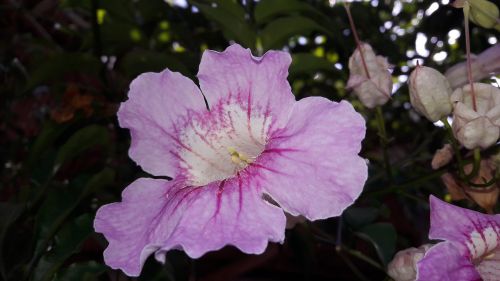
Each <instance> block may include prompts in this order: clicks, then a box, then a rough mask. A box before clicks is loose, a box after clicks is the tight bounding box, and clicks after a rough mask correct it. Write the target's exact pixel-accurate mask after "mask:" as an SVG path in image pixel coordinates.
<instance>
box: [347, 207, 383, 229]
mask: <svg viewBox="0 0 500 281" xmlns="http://www.w3.org/2000/svg"><path fill="white" fill-rule="evenodd" d="M379 214H380V211H379V209H377V208H371V207H350V208H348V209H347V210H345V212H344V213H343V214H342V216H343V217H344V219H345V221H346V222H347V224H348V225H350V226H351V227H352V228H354V229H358V228H360V227H363V226H365V225H367V224H370V223H372V222H374V221H375V220H376V219H377V217H378V216H379Z"/></svg>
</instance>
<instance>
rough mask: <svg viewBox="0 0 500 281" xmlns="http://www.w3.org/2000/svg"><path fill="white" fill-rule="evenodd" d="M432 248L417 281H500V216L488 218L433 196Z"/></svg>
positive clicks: (430, 236) (427, 254)
mask: <svg viewBox="0 0 500 281" xmlns="http://www.w3.org/2000/svg"><path fill="white" fill-rule="evenodd" d="M430 201H431V229H430V231H429V238H430V239H440V240H445V241H444V242H441V243H438V244H437V245H435V246H433V247H432V248H431V249H430V250H429V251H428V252H427V253H426V254H425V257H424V258H423V259H422V260H420V262H419V263H418V274H417V280H418V281H434V280H436V281H438V280H439V281H458V280H460V281H473V280H477V281H480V280H484V281H495V280H500V215H485V214H481V213H478V212H475V211H471V210H467V209H463V208H460V207H456V206H453V205H451V204H448V203H445V202H443V201H441V200H439V199H437V198H436V197H433V196H431V198H430Z"/></svg>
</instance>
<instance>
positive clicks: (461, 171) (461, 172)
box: [441, 118, 465, 178]
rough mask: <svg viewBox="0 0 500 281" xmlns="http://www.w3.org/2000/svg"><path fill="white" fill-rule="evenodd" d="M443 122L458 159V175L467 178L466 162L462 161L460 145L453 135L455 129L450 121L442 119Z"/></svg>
mask: <svg viewBox="0 0 500 281" xmlns="http://www.w3.org/2000/svg"><path fill="white" fill-rule="evenodd" d="M441 122H443V124H444V127H445V128H446V132H447V133H448V138H449V139H450V142H451V147H452V148H453V152H454V154H455V158H457V163H458V175H459V177H460V178H463V177H464V176H465V173H464V162H463V160H462V154H461V153H460V145H459V144H458V142H457V140H456V139H455V136H454V135H453V129H452V128H451V125H450V123H449V122H448V119H446V118H443V119H441Z"/></svg>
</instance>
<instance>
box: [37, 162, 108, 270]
mask: <svg viewBox="0 0 500 281" xmlns="http://www.w3.org/2000/svg"><path fill="white" fill-rule="evenodd" d="M82 177H83V176H82ZM114 177H115V172H114V170H112V169H110V168H104V169H103V170H102V171H101V172H99V173H97V174H95V175H93V176H92V177H91V178H90V179H89V180H88V181H86V183H85V185H84V186H83V187H82V188H78V186H77V185H78V182H79V181H78V179H75V180H73V182H72V183H73V186H72V185H69V186H62V187H59V188H58V189H56V190H53V192H51V193H49V194H48V196H47V199H46V200H45V202H44V203H43V204H42V206H41V208H40V211H39V214H38V217H37V226H38V227H37V228H38V233H39V235H38V238H39V240H38V241H37V245H36V247H35V254H34V257H33V259H32V261H31V263H30V265H31V267H33V266H34V265H35V264H37V260H38V259H39V258H40V257H41V256H42V255H43V254H44V253H45V251H46V249H47V247H48V245H50V241H52V239H53V237H54V236H55V235H59V229H60V227H61V226H62V225H64V223H65V222H66V221H67V220H68V218H69V217H70V215H71V213H72V212H73V210H74V209H75V208H76V207H77V206H78V205H79V204H80V202H81V201H82V200H83V199H85V198H86V197H87V196H88V195H90V194H91V193H95V192H98V191H99V190H100V189H102V188H103V187H105V186H108V185H110V184H111V183H113V180H114ZM75 185H76V186H75ZM37 267H40V265H37ZM43 267H44V268H46V267H47V266H46V265H43Z"/></svg>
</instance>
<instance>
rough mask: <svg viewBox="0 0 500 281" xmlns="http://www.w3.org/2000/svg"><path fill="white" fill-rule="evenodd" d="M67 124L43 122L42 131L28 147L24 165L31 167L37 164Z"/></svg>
mask: <svg viewBox="0 0 500 281" xmlns="http://www.w3.org/2000/svg"><path fill="white" fill-rule="evenodd" d="M66 128H67V125H58V124H56V123H54V122H50V121H48V122H45V124H44V126H43V128H42V131H41V132H40V134H39V135H38V137H37V138H36V139H35V142H34V143H33V145H32V146H31V148H30V153H29V156H28V160H27V161H26V165H27V166H28V167H32V166H34V165H36V164H37V161H38V159H40V158H41V157H42V155H43V154H44V153H45V152H46V151H47V150H49V148H50V147H51V146H52V145H53V144H54V142H55V141H56V139H57V138H58V137H59V136H60V135H61V134H62V133H63V132H64V130H65V129H66Z"/></svg>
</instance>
